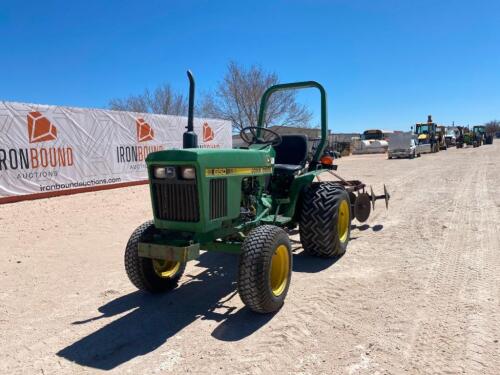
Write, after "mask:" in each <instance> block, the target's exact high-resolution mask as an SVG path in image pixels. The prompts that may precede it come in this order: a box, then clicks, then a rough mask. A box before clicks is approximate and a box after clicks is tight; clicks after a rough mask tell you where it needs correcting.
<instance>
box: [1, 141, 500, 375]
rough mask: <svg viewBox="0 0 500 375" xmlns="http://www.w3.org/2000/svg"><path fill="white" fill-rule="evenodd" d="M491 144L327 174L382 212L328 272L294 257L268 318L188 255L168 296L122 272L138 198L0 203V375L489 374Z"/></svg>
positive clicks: (228, 261)
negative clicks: (358, 190)
mask: <svg viewBox="0 0 500 375" xmlns="http://www.w3.org/2000/svg"><path fill="white" fill-rule="evenodd" d="M499 167H500V142H497V143H496V144H494V145H493V146H482V147H480V148H477V149H476V148H474V149H473V148H469V149H463V150H457V149H450V150H448V151H446V152H440V153H439V154H432V155H424V156H422V157H421V158H419V159H415V160H387V159H386V158H385V156H382V155H369V156H367V155H360V156H355V157H349V158H343V159H341V160H340V161H339V173H340V174H342V175H343V176H345V177H349V178H356V179H362V180H363V181H365V182H366V183H367V184H371V185H373V187H374V189H375V191H376V192H377V193H380V192H381V191H382V184H383V183H386V184H387V186H388V188H389V190H390V192H391V194H392V199H391V203H390V206H389V211H386V209H385V207H384V204H383V202H382V201H378V202H377V205H376V206H377V207H376V210H375V212H374V214H372V216H371V217H370V219H369V221H368V224H365V225H360V224H359V223H357V222H353V224H355V225H357V226H356V228H355V229H353V230H352V232H351V242H350V244H349V247H348V250H347V253H346V255H345V256H343V257H342V258H341V259H338V260H336V261H335V260H321V259H316V258H312V257H308V256H305V255H304V254H302V250H301V249H300V243H299V242H298V241H297V240H298V238H297V237H296V236H295V237H293V238H294V239H295V250H294V253H295V255H294V260H293V261H294V273H293V276H292V284H291V288H290V291H289V293H288V297H287V300H286V303H285V305H284V307H283V308H282V309H281V310H280V311H279V312H278V313H277V314H275V315H267V316H262V315H255V314H253V313H251V312H249V311H248V310H247V309H246V308H243V305H242V302H241V300H240V299H239V297H238V295H237V294H236V284H235V274H236V267H237V261H238V259H237V257H235V256H229V255H222V254H214V253H204V254H203V255H202V256H201V257H200V259H199V260H198V261H194V262H191V263H190V264H189V265H188V267H187V272H186V274H185V275H184V277H183V278H182V282H181V285H180V286H179V288H177V289H176V290H174V291H173V292H171V293H170V294H168V295H163V296H150V295H145V294H142V293H139V292H137V291H136V290H135V289H134V287H133V286H132V285H131V283H130V282H129V281H128V279H127V276H126V274H125V270H124V266H123V250H124V247H125V244H126V242H127V240H128V237H129V235H130V234H131V232H132V231H133V230H134V228H135V227H136V226H138V225H139V224H141V223H142V222H144V221H146V220H148V219H150V218H151V208H150V202H149V195H148V190H147V187H146V186H139V187H133V188H126V189H121V190H108V191H102V192H95V193H87V194H81V195H77V196H66V197H58V198H52V199H44V200H38V201H32V202H22V203H15V204H8V205H3V206H0V225H1V228H2V230H1V232H0V251H1V261H0V285H1V288H0V373H1V374H59V373H67V374H79V373H99V372H110V373H117V374H157V373H172V374H182V373H191V374H272V373H276V374H337V373H338V374H349V375H352V374H386V373H388V374H401V373H410V374H413V373H433V374H434V373H448V374H459V373H467V374H499V373H500V343H499V340H500V235H499V232H500V190H499V186H500V169H499Z"/></svg>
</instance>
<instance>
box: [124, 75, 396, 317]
mask: <svg viewBox="0 0 500 375" xmlns="http://www.w3.org/2000/svg"><path fill="white" fill-rule="evenodd" d="M188 76H189V80H190V90H189V107H188V126H187V131H186V132H185V133H184V135H183V147H184V149H181V150H176V149H171V150H165V151H158V152H154V153H151V154H149V155H148V157H147V159H146V165H147V170H148V175H149V186H150V192H151V202H152V206H153V216H154V220H152V221H148V222H146V223H144V224H142V225H141V226H139V227H138V228H137V229H136V230H135V231H134V232H133V233H132V235H131V237H130V239H129V241H128V243H127V247H126V250H125V269H126V272H127V275H128V277H129V279H130V281H131V282H132V283H133V284H134V285H135V286H136V287H137V288H138V289H141V290H144V291H148V292H152V293H162V292H168V291H170V290H172V289H174V288H175V287H176V285H177V283H178V281H179V279H180V278H181V276H182V274H183V272H184V269H185V267H186V262H187V261H189V260H194V259H197V258H198V257H199V256H200V250H207V251H214V252H222V253H224V252H226V253H233V254H238V255H239V270H238V276H237V284H238V292H239V295H240V297H241V299H242V301H243V303H244V304H245V305H246V306H247V307H249V308H250V309H251V310H253V311H255V312H259V313H271V312H275V311H277V310H278V309H280V307H281V306H282V305H283V303H284V300H285V297H286V295H287V292H288V289H289V287H290V281H291V277H292V263H293V255H292V247H291V242H290V239H289V237H288V232H287V231H288V230H290V229H293V228H296V227H297V226H299V234H300V242H301V244H302V247H303V249H304V252H305V253H306V254H309V255H311V256H316V257H323V258H331V257H339V256H342V255H343V254H344V253H345V252H346V249H347V245H348V243H349V240H350V231H351V221H352V220H353V218H356V219H357V220H358V221H360V222H363V221H365V220H367V219H368V216H369V215H370V210H371V207H373V208H374V206H375V201H376V200H377V199H383V200H385V203H386V207H387V204H388V201H389V194H388V192H387V189H386V188H385V186H384V194H382V195H375V194H374V193H373V190H371V189H370V191H369V192H368V191H367V189H366V185H365V184H364V183H362V182H361V181H357V180H345V179H343V178H341V177H340V176H338V175H337V174H336V173H335V172H334V171H335V170H336V169H337V168H336V166H335V165H334V164H333V163H332V161H333V159H332V157H330V156H328V155H324V148H325V145H326V142H327V136H328V122H327V107H326V103H327V99H326V91H325V89H324V88H323V86H322V85H320V84H319V83H317V82H314V81H307V82H297V83H288V84H279V85H275V86H271V87H270V88H268V89H267V90H266V91H265V92H264V94H263V96H262V99H261V105H260V111H259V116H258V121H257V126H249V127H245V128H243V129H242V130H241V132H240V136H241V138H242V139H243V141H244V142H245V143H246V147H244V148H242V149H226V150H221V149H205V148H197V135H196V133H195V132H194V131H193V112H194V78H193V76H192V74H191V73H190V72H188ZM305 88H316V89H318V90H319V92H320V99H321V140H320V142H319V144H318V146H317V148H316V150H315V153H314V155H312V158H311V159H310V160H307V156H308V143H307V137H306V136H305V135H279V134H278V133H276V132H274V131H272V130H270V129H268V128H265V127H264V124H265V119H266V111H267V109H268V104H269V99H270V97H271V95H272V94H274V93H276V92H281V91H285V90H297V89H305ZM322 174H329V175H330V177H332V176H333V177H335V179H333V180H332V179H331V178H330V179H328V181H327V180H326V179H324V178H322V176H321V175H322Z"/></svg>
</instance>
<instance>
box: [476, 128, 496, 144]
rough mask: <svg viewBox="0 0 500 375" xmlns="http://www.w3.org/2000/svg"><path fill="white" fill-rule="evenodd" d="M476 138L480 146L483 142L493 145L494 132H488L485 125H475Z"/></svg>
mask: <svg viewBox="0 0 500 375" xmlns="http://www.w3.org/2000/svg"><path fill="white" fill-rule="evenodd" d="M472 131H473V132H474V135H475V137H476V140H477V142H478V146H481V145H483V144H487V145H491V144H492V143H493V134H487V133H486V126H484V125H475V126H474V127H473V128H472Z"/></svg>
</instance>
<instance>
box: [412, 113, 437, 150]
mask: <svg viewBox="0 0 500 375" xmlns="http://www.w3.org/2000/svg"><path fill="white" fill-rule="evenodd" d="M436 127H437V125H436V124H435V123H434V122H432V116H431V115H429V116H427V122H426V123H418V124H416V125H415V134H416V135H417V139H418V143H419V145H422V148H421V152H422V153H426V152H438V151H439V144H438V141H437V137H436ZM425 145H428V146H425Z"/></svg>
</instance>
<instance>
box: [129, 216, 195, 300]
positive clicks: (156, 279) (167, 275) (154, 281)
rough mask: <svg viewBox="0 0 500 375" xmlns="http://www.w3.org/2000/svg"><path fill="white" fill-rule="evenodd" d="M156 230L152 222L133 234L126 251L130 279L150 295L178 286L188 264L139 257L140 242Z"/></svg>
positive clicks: (140, 227) (148, 222)
mask: <svg viewBox="0 0 500 375" xmlns="http://www.w3.org/2000/svg"><path fill="white" fill-rule="evenodd" d="M154 230H155V227H154V225H153V222H152V221H151V220H150V221H147V222H145V223H144V224H142V225H141V226H139V227H138V228H137V229H136V230H135V231H134V232H133V233H132V235H131V236H130V239H129V240H128V243H127V247H126V249H125V270H126V271H127V276H128V278H129V279H130V281H131V282H132V284H134V285H135V286H136V288H137V289H140V290H144V291H146V292H150V293H161V292H167V291H169V290H172V289H174V288H175V287H176V286H177V283H178V281H179V279H180V278H181V276H182V274H183V273H184V269H185V268H186V263H183V262H171V261H163V260H157V259H150V258H142V257H140V256H139V242H141V240H142V239H144V238H145V237H146V236H147V235H150V234H151V233H152V232H153V231H154Z"/></svg>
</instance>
